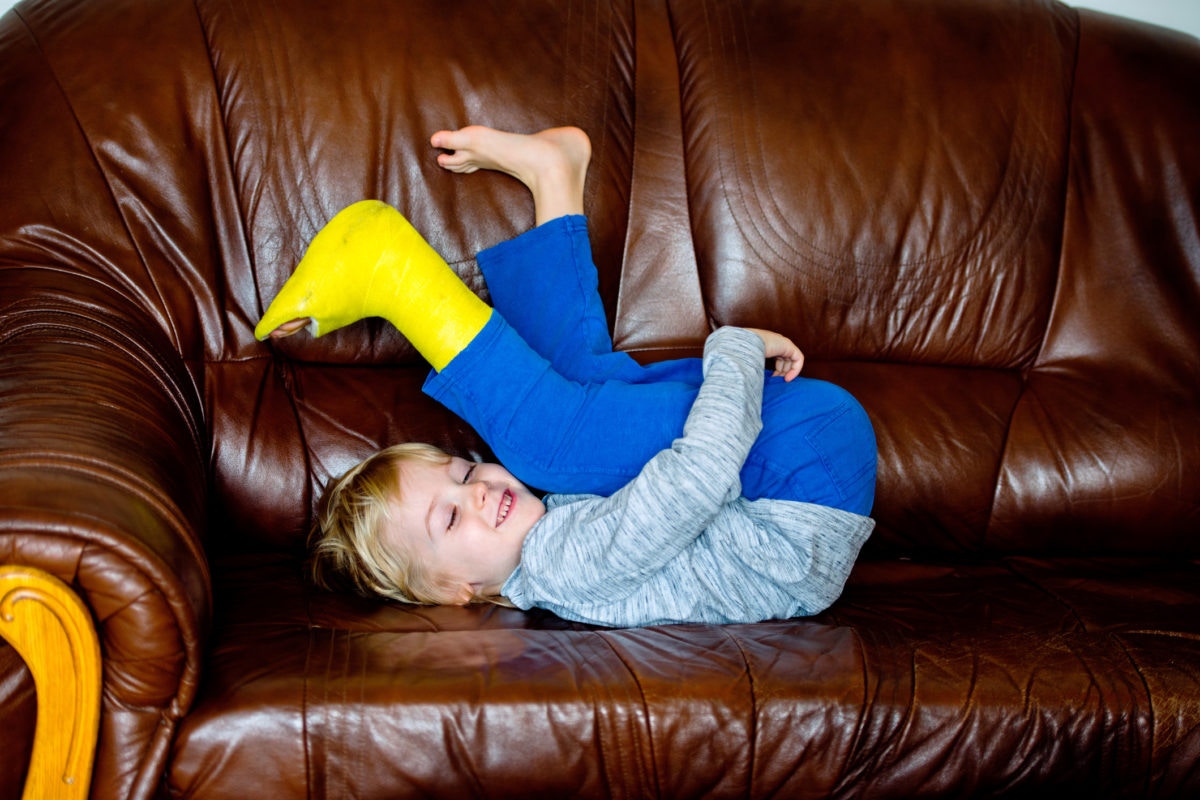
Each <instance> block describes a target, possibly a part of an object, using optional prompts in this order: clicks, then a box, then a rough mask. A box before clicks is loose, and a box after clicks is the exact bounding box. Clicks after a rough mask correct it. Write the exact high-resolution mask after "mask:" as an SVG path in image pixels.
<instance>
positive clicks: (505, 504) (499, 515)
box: [496, 489, 516, 528]
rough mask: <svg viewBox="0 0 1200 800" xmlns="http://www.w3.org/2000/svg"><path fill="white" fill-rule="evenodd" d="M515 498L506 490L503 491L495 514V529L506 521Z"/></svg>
mask: <svg viewBox="0 0 1200 800" xmlns="http://www.w3.org/2000/svg"><path fill="white" fill-rule="evenodd" d="M515 500H516V498H514V497H513V493H512V492H510V491H509V490H508V489H505V490H504V496H503V497H501V498H500V509H499V510H498V511H497V512H496V527H497V528H499V527H500V526H501V525H502V524H504V520H506V519H508V512H510V511H512V506H513V502H514V501H515Z"/></svg>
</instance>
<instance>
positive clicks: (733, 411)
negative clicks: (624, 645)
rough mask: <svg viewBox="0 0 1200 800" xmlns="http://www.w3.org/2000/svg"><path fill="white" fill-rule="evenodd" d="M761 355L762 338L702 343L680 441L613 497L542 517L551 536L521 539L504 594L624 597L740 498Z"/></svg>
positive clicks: (754, 426)
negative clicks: (524, 585) (699, 376)
mask: <svg viewBox="0 0 1200 800" xmlns="http://www.w3.org/2000/svg"><path fill="white" fill-rule="evenodd" d="M764 352H765V351H764V345H763V341H762V339H761V338H760V337H759V336H758V335H756V334H754V333H753V332H750V331H747V330H744V329H738V328H722V329H720V330H718V331H717V332H716V333H714V334H712V335H711V336H709V338H708V341H707V342H706V343H705V353H704V383H703V384H702V385H701V387H700V390H699V393H698V394H697V397H696V401H695V403H694V405H693V406H692V410H691V413H690V414H689V416H688V419H687V423H686V424H685V426H684V432H683V436H682V437H681V438H679V439H676V440H675V442H674V443H673V444H672V445H671V447H670V448H669V449H667V450H663V451H661V452H659V453H658V454H657V455H656V456H655V457H654V458H652V459H651V460H650V462H649V463H647V465H646V466H645V468H644V469H643V470H642V472H641V473H640V474H639V475H638V477H637V478H635V479H634V480H633V481H631V482H630V483H629V484H627V485H626V486H625V487H623V488H622V489H621V490H620V491H618V492H617V493H615V494H614V495H613V496H612V497H609V498H588V499H586V500H581V501H579V502H574V503H571V504H570V505H566V506H560V507H559V508H558V509H556V511H555V512H552V513H551V514H548V515H547V517H546V518H545V519H544V520H543V522H542V523H541V525H542V526H547V525H550V526H554V527H555V528H557V530H554V532H553V533H550V531H549V530H544V531H543V534H549V535H539V536H538V537H537V539H536V541H527V542H526V550H525V553H524V554H523V564H522V567H519V568H518V571H517V573H514V578H515V579H516V582H515V584H514V585H513V586H512V587H508V586H506V589H510V588H511V589H518V587H519V585H520V583H521V582H522V581H523V580H526V579H530V580H535V581H536V582H537V584H538V589H537V592H538V594H540V595H543V596H545V595H557V596H558V597H561V598H564V599H573V600H574V601H576V602H578V600H579V598H582V597H587V598H589V599H590V600H594V601H598V602H606V601H608V600H614V599H618V598H620V597H623V596H625V595H627V594H628V593H629V592H630V591H632V590H633V589H634V588H636V587H638V586H640V585H641V584H642V583H643V582H644V581H645V580H646V577H647V576H649V575H651V574H653V573H655V572H657V571H658V570H660V569H661V568H662V567H663V566H664V565H665V564H666V563H667V562H669V561H670V560H671V559H673V558H675V557H676V556H677V555H678V554H679V553H680V552H681V551H682V550H683V549H684V548H686V547H687V546H688V545H689V544H691V542H692V541H693V540H695V539H696V537H697V536H699V535H700V534H701V533H702V532H703V531H704V529H705V528H706V527H707V526H708V524H709V523H710V522H711V521H712V519H713V518H714V517H715V516H716V514H717V512H718V510H719V509H720V508H721V507H722V506H723V505H724V504H725V503H727V502H729V501H730V500H733V499H735V498H737V497H739V496H740V494H741V481H740V479H739V477H738V476H739V473H740V472H741V468H742V464H743V462H744V461H745V459H746V456H747V454H748V453H749V451H750V447H751V446H752V445H753V444H754V440H755V439H756V438H757V437H758V433H759V431H760V430H761V428H762V417H761V413H762V386H763V369H762V364H763V358H764ZM555 518H557V521H556V520H555ZM559 526H561V527H559ZM566 565H569V568H568V567H567V566H566ZM523 573H528V574H523ZM535 575H536V577H534V576H535Z"/></svg>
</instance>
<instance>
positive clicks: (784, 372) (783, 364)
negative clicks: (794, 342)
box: [773, 350, 804, 383]
mask: <svg viewBox="0 0 1200 800" xmlns="http://www.w3.org/2000/svg"><path fill="white" fill-rule="evenodd" d="M802 369H804V354H803V353H801V352H800V351H799V350H796V352H795V354H794V355H792V356H790V357H780V358H777V359H775V372H774V373H773V374H774V375H775V376H777V377H780V378H783V380H784V381H785V382H786V383H791V382H792V381H794V380H795V379H796V378H797V377H799V375H800V371H801V370H802Z"/></svg>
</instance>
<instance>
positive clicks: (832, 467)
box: [746, 379, 878, 514]
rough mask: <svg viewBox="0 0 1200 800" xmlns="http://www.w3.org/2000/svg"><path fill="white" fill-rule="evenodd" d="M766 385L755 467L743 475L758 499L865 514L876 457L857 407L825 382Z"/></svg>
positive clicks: (867, 426)
mask: <svg viewBox="0 0 1200 800" xmlns="http://www.w3.org/2000/svg"><path fill="white" fill-rule="evenodd" d="M771 384H772V382H769V383H768V388H769V391H768V392H767V395H766V396H765V397H764V403H763V433H762V435H761V436H760V437H759V442H757V443H756V445H755V451H756V452H753V453H752V458H753V461H754V467H753V468H752V469H751V470H749V471H748V472H747V476H748V477H754V478H755V479H756V480H757V481H759V484H760V485H759V487H757V488H758V495H759V496H763V497H777V498H779V499H791V500H800V501H803V502H810V503H819V504H821V505H827V506H832V507H835V508H841V509H844V510H846V511H852V512H854V513H856V514H867V513H869V512H870V510H871V506H872V504H873V503H874V497H875V469H876V463H877V460H878V456H877V450H876V442H875V431H874V428H873V427H872V425H871V420H870V418H869V417H868V416H867V413H866V411H865V410H864V409H863V407H862V405H861V404H860V403H859V402H858V400H857V399H855V398H854V396H853V395H851V394H850V393H849V392H847V391H846V390H845V389H843V388H841V387H840V386H836V385H834V384H831V383H827V382H824V381H817V380H812V379H805V380H804V383H803V384H800V383H799V382H793V383H791V384H783V383H782V382H779V383H778V384H777V385H776V386H772V385H771ZM779 387H784V388H779ZM792 387H795V388H792ZM749 464H750V462H749V461H748V466H749ZM772 475H773V476H774V477H773V478H772V477H770V476H772ZM746 488H747V489H750V487H746ZM747 496H749V493H748V494H747Z"/></svg>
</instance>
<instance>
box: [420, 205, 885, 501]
mask: <svg viewBox="0 0 1200 800" xmlns="http://www.w3.org/2000/svg"><path fill="white" fill-rule="evenodd" d="M478 261H479V266H480V269H481V270H482V271H483V275H484V278H485V279H486V280H487V284H488V289H489V291H490V292H491V296H492V302H493V305H494V308H495V313H493V314H492V317H491V319H490V321H489V322H488V324H487V325H486V326H485V327H484V329H483V330H482V331H481V332H480V333H479V335H478V336H476V337H475V339H474V340H472V342H471V343H470V344H469V345H468V346H467V347H466V348H465V349H464V350H463V351H462V352H461V353H460V354H459V355H458V356H456V357H455V358H454V360H453V361H451V362H450V364H448V365H447V366H446V368H445V369H443V370H442V371H441V372H440V373H431V374H430V376H429V378H428V380H427V381H426V382H425V387H424V389H425V392H426V393H427V394H429V396H431V397H433V398H434V399H436V400H438V401H439V402H441V403H442V404H443V405H445V406H446V407H447V408H449V409H450V410H451V411H453V412H455V413H456V414H458V415H459V416H460V417H462V418H463V419H464V420H466V421H467V422H468V423H469V424H470V425H471V426H472V427H474V428H475V430H476V431H478V432H479V434H480V435H481V436H482V437H483V439H484V441H486V442H487V443H488V445H489V446H490V447H491V448H492V450H493V451H494V452H495V454H496V457H497V458H498V459H499V460H500V463H502V464H503V465H504V466H505V467H506V468H507V469H508V470H509V471H510V472H512V473H513V475H515V476H516V477H517V478H518V479H520V480H521V481H522V482H524V483H526V484H528V485H530V486H533V487H537V488H539V489H542V490H545V491H549V492H556V493H564V492H565V493H576V492H578V493H588V494H603V495H607V494H612V493H613V492H615V491H616V490H617V489H619V488H620V487H621V486H623V485H625V484H626V483H628V482H629V481H630V480H631V479H633V478H634V477H635V476H637V474H638V473H639V472H640V471H641V469H642V467H643V466H644V465H645V464H646V462H647V461H649V460H650V459H651V458H652V457H653V456H654V454H655V453H657V452H658V451H660V450H662V449H664V448H667V447H670V446H671V442H673V441H674V440H675V439H677V438H678V437H679V436H680V435H681V434H682V432H683V424H684V421H685V420H686V419H687V415H688V412H689V411H690V410H691V407H692V402H693V401H694V400H695V398H696V392H697V389H698V387H699V386H700V383H701V381H702V374H701V361H700V359H698V358H687V359H678V360H674V361H664V362H660V363H657V364H650V365H647V366H642V365H640V364H638V363H637V362H636V361H635V360H634V359H633V358H632V357H631V356H629V355H628V354H626V353H621V352H614V351H613V348H612V339H611V337H610V336H609V333H608V324H607V319H606V317H605V314H604V307H603V305H602V303H601V301H600V294H599V291H598V279H597V274H596V267H595V265H594V263H593V262H592V255H591V244H590V241H589V239H588V232H587V221H586V219H585V218H584V217H579V216H575V217H561V218H559V219H556V220H553V221H551V222H549V223H546V224H544V225H541V226H539V227H537V228H534V229H533V230H531V231H529V232H527V233H525V234H522V235H521V236H518V237H517V238H515V239H512V240H510V241H507V242H504V243H502V244H499V245H497V246H495V247H493V248H491V249H489V250H485V251H483V252H481V253H480V254H479V256H478ZM764 379H765V381H766V383H765V384H764V387H763V431H762V433H761V434H760V435H759V437H758V440H757V441H756V442H755V444H754V447H753V448H752V449H751V450H750V455H749V457H748V458H747V459H746V463H745V464H744V466H743V468H742V473H741V479H742V494H743V495H744V496H745V497H747V498H750V499H756V498H759V497H772V498H776V499H783V500H800V501H804V502H810V503H818V504H820V505H826V506H833V507H836V508H841V509H845V510H847V511H852V512H855V513H859V514H868V513H870V510H871V505H872V503H873V501H874V495H875V463H876V449H875V434H874V431H873V429H872V427H871V423H870V420H869V419H868V418H867V415H866V412H864V411H863V409H862V406H860V405H859V404H858V402H857V401H856V400H855V399H854V398H853V397H852V396H851V395H850V394H849V393H848V392H846V391H845V390H843V389H841V388H839V387H837V386H834V385H833V384H830V383H826V382H824V381H818V380H811V379H808V378H803V377H801V378H797V379H796V380H794V381H793V382H791V383H785V382H784V381H783V379H781V378H775V377H773V376H771V375H770V374H769V373H767V372H765V371H764Z"/></svg>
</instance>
